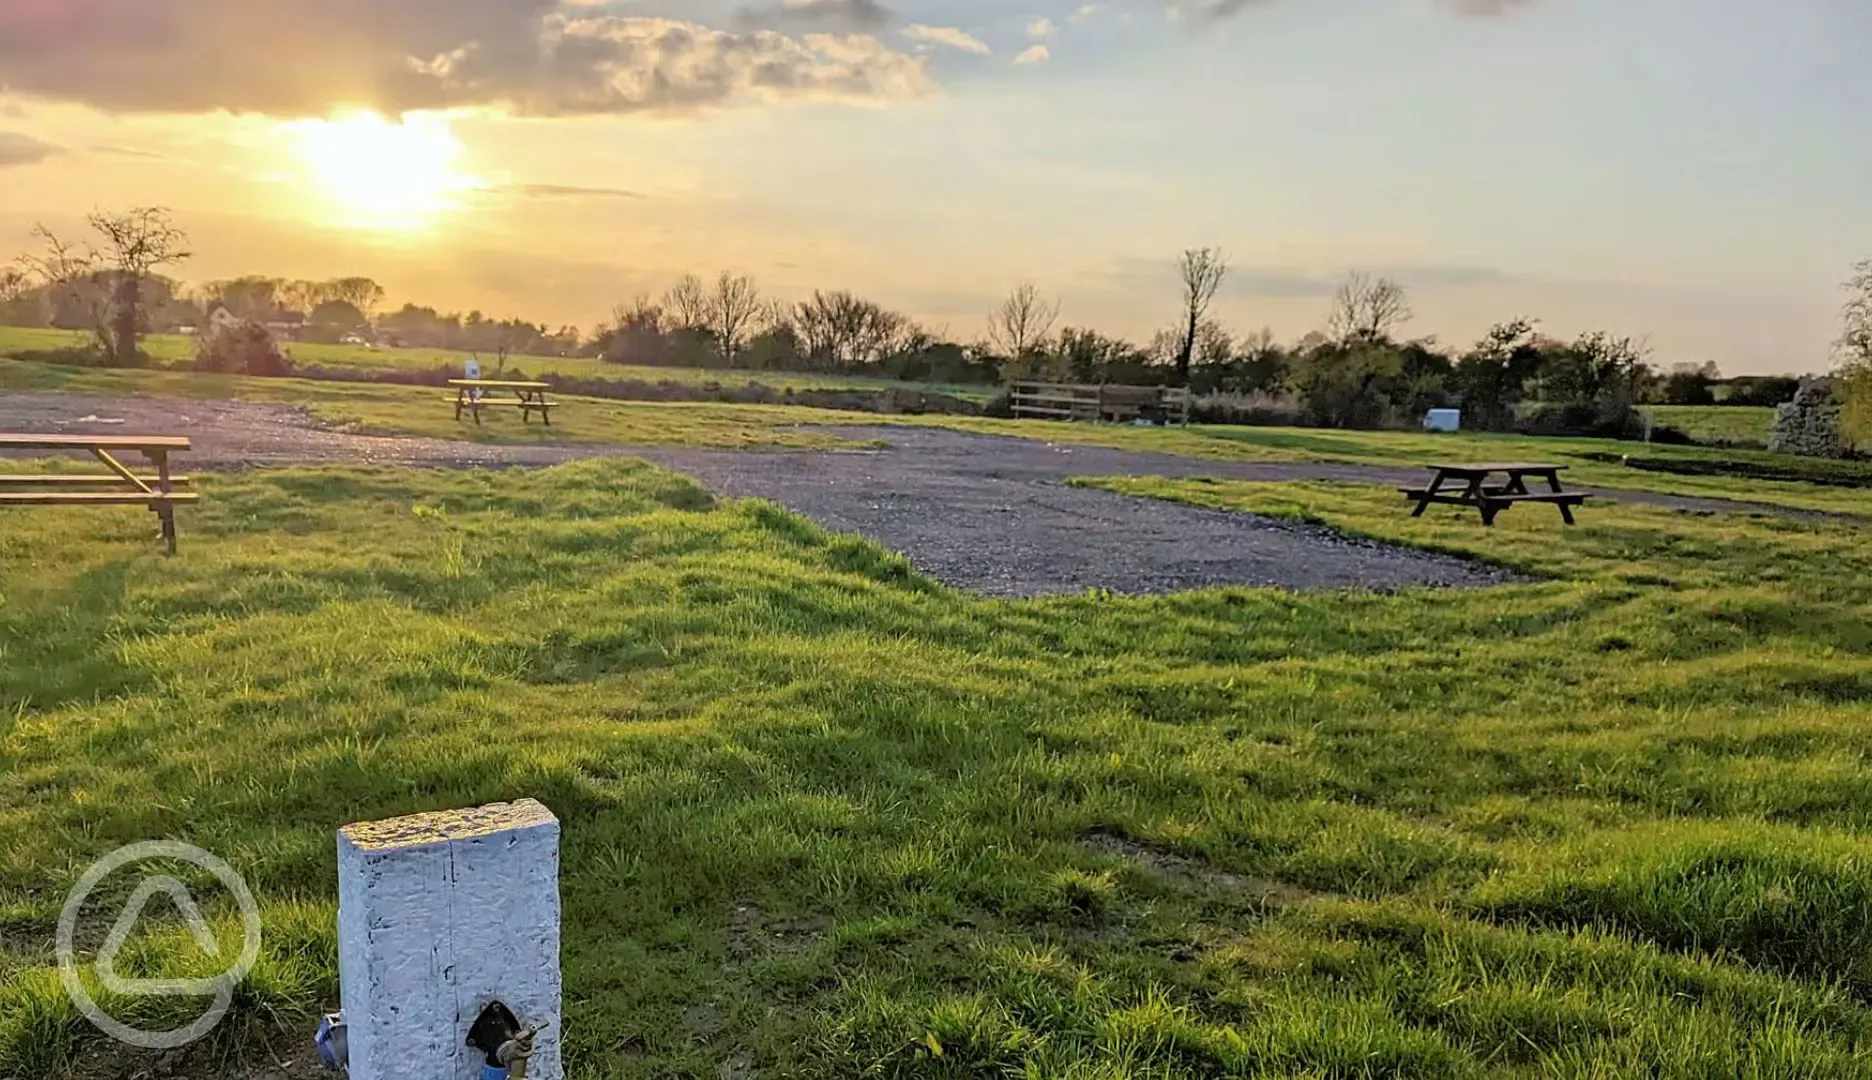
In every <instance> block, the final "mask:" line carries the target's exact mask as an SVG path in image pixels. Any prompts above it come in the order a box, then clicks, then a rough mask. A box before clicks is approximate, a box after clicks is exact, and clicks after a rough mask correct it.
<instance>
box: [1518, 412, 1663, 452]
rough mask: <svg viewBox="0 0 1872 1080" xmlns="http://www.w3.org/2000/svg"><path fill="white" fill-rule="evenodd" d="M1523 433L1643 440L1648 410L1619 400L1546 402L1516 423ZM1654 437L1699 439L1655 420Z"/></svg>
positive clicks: (1655, 438) (1661, 440) (1652, 438)
mask: <svg viewBox="0 0 1872 1080" xmlns="http://www.w3.org/2000/svg"><path fill="white" fill-rule="evenodd" d="M1515 430H1517V431H1519V432H1520V433H1521V434H1523V435H1564V436H1570V437H1574V438H1585V439H1624V440H1627V441H1630V442H1642V441H1644V438H1645V419H1644V414H1643V413H1640V412H1639V411H1638V410H1637V409H1634V408H1632V407H1631V406H1630V405H1626V404H1623V403H1619V402H1597V403H1574V404H1570V405H1543V406H1540V407H1539V408H1536V409H1532V410H1530V411H1528V412H1527V413H1525V414H1523V415H1522V417H1521V419H1520V421H1519V422H1518V423H1517V424H1516V425H1515ZM1651 441H1652V442H1654V443H1671V444H1674V445H1679V446H1683V445H1689V444H1691V443H1693V442H1694V441H1695V440H1693V439H1691V438H1690V436H1688V435H1686V434H1684V433H1683V432H1681V431H1679V430H1677V429H1676V428H1673V427H1668V426H1666V425H1664V424H1657V423H1654V424H1652V425H1651Z"/></svg>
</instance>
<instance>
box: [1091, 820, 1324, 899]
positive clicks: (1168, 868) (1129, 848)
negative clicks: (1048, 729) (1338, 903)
mask: <svg viewBox="0 0 1872 1080" xmlns="http://www.w3.org/2000/svg"><path fill="white" fill-rule="evenodd" d="M1083 843H1084V844H1085V846H1086V847H1087V848H1088V849H1090V850H1092V851H1095V852H1097V853H1099V854H1100V855H1115V856H1117V857H1119V858H1121V859H1128V860H1130V861H1131V862H1133V863H1135V864H1137V866H1138V867H1139V868H1140V869H1142V870H1144V871H1145V872H1146V873H1148V874H1150V875H1151V876H1152V877H1154V878H1158V879H1160V880H1163V881H1165V882H1168V883H1170V884H1172V885H1176V886H1178V887H1181V888H1186V889H1208V890H1212V891H1215V892H1222V893H1228V894H1229V895H1231V896H1236V897H1240V898H1241V899H1244V900H1248V901H1250V902H1252V903H1255V904H1258V905H1261V906H1263V907H1293V906H1295V905H1297V904H1303V903H1305V902H1307V901H1308V900H1311V899H1313V898H1314V895H1315V894H1313V893H1310V892H1308V891H1307V890H1305V889H1302V888H1300V887H1299V886H1297V885H1289V884H1287V883H1286V882H1284V881H1275V880H1273V879H1271V878H1259V877H1244V876H1242V875H1240V874H1231V873H1229V872H1228V871H1226V870H1217V869H1216V868H1215V867H1213V866H1210V865H1209V864H1207V863H1204V862H1199V861H1198V860H1195V859H1191V858H1186V857H1185V856H1182V855H1176V854H1172V853H1171V852H1168V851H1163V850H1160V849H1158V848H1154V847H1151V846H1150V845H1148V844H1143V843H1139V842H1138V841H1136V840H1133V839H1131V838H1129V837H1126V836H1119V835H1118V834H1116V833H1112V832H1107V831H1105V830H1102V829H1100V830H1094V831H1093V832H1090V833H1088V834H1086V836H1085V838H1084V840H1083Z"/></svg>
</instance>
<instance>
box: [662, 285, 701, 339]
mask: <svg viewBox="0 0 1872 1080" xmlns="http://www.w3.org/2000/svg"><path fill="white" fill-rule="evenodd" d="M663 311H664V313H665V314H666V315H667V316H668V317H669V319H670V320H671V322H673V323H674V325H673V326H671V327H670V329H672V330H702V329H706V328H707V327H708V325H709V322H710V319H709V292H708V286H706V285H704V284H702V279H701V278H699V277H696V276H695V275H694V274H684V275H683V276H682V277H681V278H679V279H677V281H676V284H674V285H671V286H670V288H669V291H668V292H666V293H664V294H663Z"/></svg>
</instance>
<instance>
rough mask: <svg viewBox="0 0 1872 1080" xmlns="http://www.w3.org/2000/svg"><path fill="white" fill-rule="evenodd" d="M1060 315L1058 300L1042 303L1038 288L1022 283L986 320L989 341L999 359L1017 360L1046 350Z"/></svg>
mask: <svg viewBox="0 0 1872 1080" xmlns="http://www.w3.org/2000/svg"><path fill="white" fill-rule="evenodd" d="M1059 313H1060V305H1059V301H1058V300H1052V301H1048V300H1046V299H1044V298H1043V297H1041V295H1040V289H1039V287H1038V286H1036V285H1035V284H1034V283H1033V282H1031V281H1023V282H1021V283H1020V284H1019V285H1016V286H1014V290H1013V291H1012V292H1010V293H1008V295H1007V299H1005V300H1003V301H1001V306H1000V307H998V308H996V309H995V310H994V313H993V314H991V315H989V316H988V341H989V343H990V344H992V345H993V346H994V347H995V349H996V350H997V351H999V352H1000V353H1001V355H1002V356H1005V357H1007V358H1009V359H1011V360H1018V359H1020V358H1021V357H1023V356H1026V355H1027V354H1028V353H1029V352H1034V351H1038V350H1041V349H1044V348H1046V344H1047V340H1048V338H1049V336H1050V335H1051V334H1052V333H1053V324H1054V323H1056V322H1058V321H1059Z"/></svg>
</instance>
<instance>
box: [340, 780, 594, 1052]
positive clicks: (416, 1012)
mask: <svg viewBox="0 0 1872 1080" xmlns="http://www.w3.org/2000/svg"><path fill="white" fill-rule="evenodd" d="M338 977H339V982H340V984H341V987H340V989H341V998H342V1004H343V1007H344V1015H345V1026H346V1034H347V1036H348V1044H349V1048H350V1077H351V1080H480V1078H481V1068H482V1065H483V1063H484V1055H482V1054H481V1053H480V1052H478V1051H476V1050H475V1049H474V1048H473V1047H471V1046H469V1045H467V1039H468V1026H469V1025H470V1024H472V1023H474V1020H475V1017H476V1016H477V1015H478V1014H479V1013H480V1011H481V1010H482V1009H483V1008H484V1007H486V1005H487V1004H488V1002H490V1001H494V1000H497V999H498V1000H500V1001H502V1002H505V1003H506V1005H507V1007H508V1008H510V1009H512V1010H513V1012H514V1015H515V1016H517V1017H518V1018H519V1020H520V1022H521V1023H523V1024H527V1023H537V1022H542V1021H543V1022H545V1024H546V1027H545V1028H544V1029H543V1030H541V1031H540V1033H539V1036H538V1038H537V1039H536V1040H535V1042H534V1051H533V1057H532V1058H531V1060H530V1061H529V1062H528V1066H527V1077H528V1080H563V1077H564V1075H565V1069H564V1066H563V1065H562V1064H561V1062H560V1058H559V1040H560V1034H561V1024H560V1014H559V1004H560V978H559V820H558V819H557V818H555V817H553V815H552V811H550V810H548V809H546V807H544V806H542V805H541V804H539V803H538V802H535V801H534V800H532V799H522V800H520V801H519V802H513V803H496V804H494V805H491V806H481V807H476V808H474V809H470V810H450V811H443V812H441V813H434V814H416V815H413V816H411V817H403V818H392V819H390V820H388V821H373V822H362V823H359V824H356V825H347V826H345V827H344V828H342V829H340V830H338Z"/></svg>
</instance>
